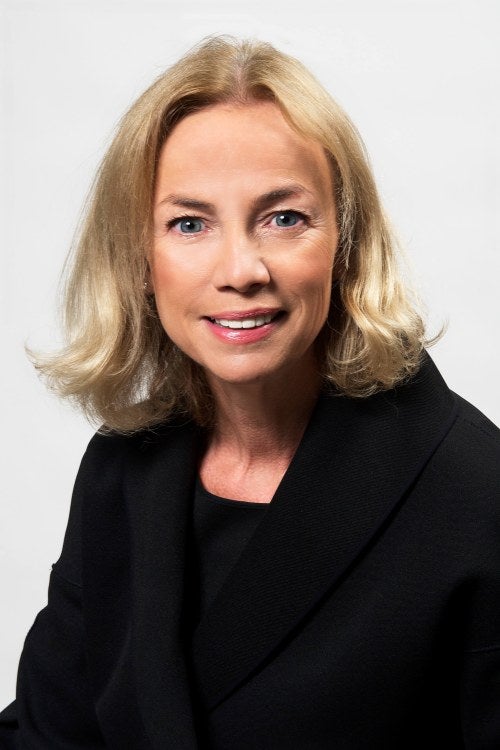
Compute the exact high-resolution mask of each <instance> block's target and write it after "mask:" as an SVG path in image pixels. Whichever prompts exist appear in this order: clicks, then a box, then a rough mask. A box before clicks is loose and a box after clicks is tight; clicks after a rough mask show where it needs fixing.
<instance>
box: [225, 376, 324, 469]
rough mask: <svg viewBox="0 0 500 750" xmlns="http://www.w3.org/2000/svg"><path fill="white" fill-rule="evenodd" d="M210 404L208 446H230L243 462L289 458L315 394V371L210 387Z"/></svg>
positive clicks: (313, 403)
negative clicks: (213, 404)
mask: <svg viewBox="0 0 500 750" xmlns="http://www.w3.org/2000/svg"><path fill="white" fill-rule="evenodd" d="M210 385H211V387H212V391H213V393H214V396H215V401H216V421H215V427H214V430H213V433H212V436H211V440H210V443H211V446H212V448H219V449H220V448H222V447H223V446H231V451H232V453H233V455H234V454H239V456H240V458H241V459H242V460H244V461H245V463H247V462H248V463H251V462H252V461H255V460H259V461H263V460H265V459H268V460H273V457H274V458H275V457H277V456H278V455H281V456H287V455H288V456H289V458H291V457H292V456H293V453H294V452H295V449H296V448H297V445H298V443H299V442H300V439H301V437H302V435H303V433H304V430H305V428H306V425H307V422H308V420H309V417H310V415H311V412H312V410H313V408H314V405H315V403H316V400H317V397H318V394H319V390H320V377H319V375H318V374H317V373H315V372H314V373H310V372H308V373H306V374H302V376H298V377H295V378H290V377H288V376H287V377H286V378H276V379H273V380H267V381H266V382H265V383H261V382H259V383H245V384H232V383H224V382H220V381H215V382H211V383H210Z"/></svg>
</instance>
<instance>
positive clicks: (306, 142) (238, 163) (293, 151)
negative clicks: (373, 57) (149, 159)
mask: <svg viewBox="0 0 500 750" xmlns="http://www.w3.org/2000/svg"><path fill="white" fill-rule="evenodd" d="M236 181H237V182H238V185H239V186H241V187H242V188H243V187H245V186H248V189H252V190H259V189H260V188H265V187H266V185H267V184H268V183H272V182H276V181H278V183H280V184H281V183H286V182H299V183H303V184H304V187H306V188H307V189H313V190H315V191H318V192H320V193H325V192H326V193H327V194H328V196H329V197H331V196H332V174H331V169H330V164H329V161H328V159H327V157H326V155H325V152H324V149H323V147H322V146H321V145H320V144H319V143H317V142H316V141H314V140H312V139H307V138H305V137H303V136H302V135H300V134H299V133H297V132H296V131H295V130H294V129H293V128H292V127H291V126H290V125H289V124H288V122H287V121H286V119H285V118H284V116H283V114H282V113H281V110H280V109H279V107H278V106H277V105H276V104H274V103H272V102H257V103H250V104H245V105H226V104H217V105H214V106H211V107H207V108H206V109H203V110H201V111H199V112H195V113H193V114H191V115H188V116H187V117H185V118H184V119H183V120H181V121H180V122H179V123H178V124H177V125H176V126H175V127H174V129H173V130H172V132H171V134H170V135H169V137H168V138H167V140H166V141H165V143H164V144H163V147H162V149H161V152H160V159H159V163H158V171H157V190H160V191H161V190H162V189H163V188H164V187H165V188H168V189H169V190H172V189H173V188H174V186H175V188H176V189H181V190H182V189H183V190H187V189H191V190H192V189H193V187H195V186H196V189H197V190H203V189H204V188H206V189H208V190H212V189H214V182H215V183H218V184H220V185H221V186H222V185H223V184H225V185H226V186H228V185H230V184H232V183H235V182H236ZM264 183H265V184H264Z"/></svg>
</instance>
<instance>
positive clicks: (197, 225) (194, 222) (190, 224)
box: [172, 216, 204, 234]
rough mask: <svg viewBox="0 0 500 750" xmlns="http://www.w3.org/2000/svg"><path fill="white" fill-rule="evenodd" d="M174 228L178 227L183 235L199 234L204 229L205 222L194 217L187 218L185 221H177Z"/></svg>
mask: <svg viewBox="0 0 500 750" xmlns="http://www.w3.org/2000/svg"><path fill="white" fill-rule="evenodd" d="M172 226H174V227H177V228H178V230H179V232H181V234H198V232H201V231H202V230H203V228H204V224H203V221H202V220H201V219H196V218H195V217H193V216H187V217H186V218H185V219H175V221H174V222H173V224H172Z"/></svg>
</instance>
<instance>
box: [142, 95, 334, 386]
mask: <svg viewBox="0 0 500 750" xmlns="http://www.w3.org/2000/svg"><path fill="white" fill-rule="evenodd" d="M154 204H155V228H154V242H153V249H152V255H151V258H150V270H151V280H152V284H153V288H154V293H155V298H156V304H157V309H158V313H159V315H160V319H161V322H162V324H163V327H164V329H165V331H166V333H167V334H168V336H169V337H170V338H171V339H172V340H173V341H174V342H175V343H176V344H177V346H178V347H179V348H180V349H182V350H183V351H184V352H185V353H186V354H187V355H188V356H189V357H191V358H192V359H194V360H195V361H196V362H198V363H199V364H200V365H201V366H202V367H203V368H204V369H205V372H206V374H207V377H208V380H209V382H210V383H211V384H212V385H215V384H216V381H219V382H220V381H224V382H225V383H234V384H238V383H240V384H242V383H252V382H258V381H263V380H265V379H269V378H275V377H276V376H278V377H283V378H289V377H297V376H302V377H304V376H305V377H308V376H309V375H312V374H313V373H314V372H315V370H316V362H315V356H314V348H313V344H314V341H315V339H316V337H317V335H318V333H319V331H320V330H321V328H322V326H323V324H324V322H325V320H326V317H327V314H328V308H329V303H330V290H331V284H332V266H333V259H334V255H335V250H336V247H337V240H338V231H337V225H336V212H335V205H334V199H333V186H332V176H331V171H330V167H329V164H328V160H327V158H326V156H325V153H324V152H323V149H322V147H321V146H320V145H319V144H317V143H316V142H314V141H310V140H306V139H304V138H302V137H301V136H300V135H298V134H297V133H296V132H295V131H294V130H292V129H291V127H290V126H289V125H288V124H287V122H286V120H285V119H284V117H283V115H282V114H281V112H280V110H279V108H278V107H277V106H276V105H274V104H272V103H270V102H259V103H252V104H249V105H244V106H243V105H242V106H237V105H222V104H219V105H214V106H213V107H210V108H207V109H204V110H202V111H200V112H197V113H194V114H192V115H189V116H188V117H186V118H185V119H183V120H181V122H180V123H179V124H178V125H176V127H175V128H174V129H173V131H172V133H171V134H170V136H169V137H168V139H167V140H166V142H165V143H164V145H163V147H162V150H161V153H160V159H159V164H158V173H157V181H156V190H155V201H154Z"/></svg>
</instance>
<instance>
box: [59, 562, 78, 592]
mask: <svg viewBox="0 0 500 750" xmlns="http://www.w3.org/2000/svg"><path fill="white" fill-rule="evenodd" d="M56 565H57V563H54V565H53V566H52V574H53V575H55V576H56V578H60V579H61V580H62V581H64V582H65V583H69V584H70V586H75V587H76V588H77V589H80V591H81V590H82V589H83V586H82V585H81V583H76V582H75V581H71V580H70V579H69V578H66V576H63V575H62V573H60V572H59V570H58V569H57V568H56Z"/></svg>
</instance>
